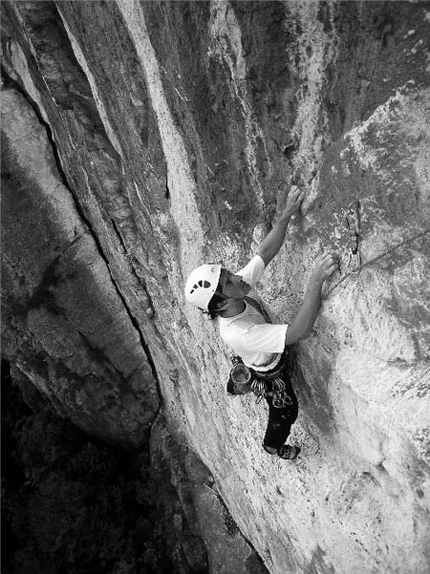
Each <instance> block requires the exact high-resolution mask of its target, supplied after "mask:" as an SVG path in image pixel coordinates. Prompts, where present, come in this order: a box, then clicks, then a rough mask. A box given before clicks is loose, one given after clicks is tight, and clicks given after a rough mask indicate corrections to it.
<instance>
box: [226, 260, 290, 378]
mask: <svg viewBox="0 0 430 574" xmlns="http://www.w3.org/2000/svg"><path fill="white" fill-rule="evenodd" d="M264 268H265V265H264V261H263V259H262V258H261V257H260V256H259V255H256V256H255V257H254V258H253V259H251V261H250V262H249V263H248V265H246V266H245V267H244V268H243V269H241V270H240V271H238V272H237V273H236V275H240V276H241V277H242V279H243V281H245V283H248V285H250V286H251V292H250V297H251V298H252V299H254V300H257V301H258V302H259V303H260V304H261V305H263V306H264V309H265V311H266V312H267V313H268V315H269V317H270V318H271V316H270V312H268V310H267V307H266V306H265V305H264V304H263V302H262V300H261V298H260V297H258V295H256V294H255V293H254V292H253V291H252V289H254V287H255V285H256V283H257V282H258V280H259V279H260V277H261V275H262V273H263V271H264ZM218 325H219V331H220V335H221V338H222V339H223V340H224V341H225V342H226V343H227V345H228V346H229V347H230V349H232V350H233V351H234V352H235V353H236V354H238V355H239V356H240V357H242V360H243V362H244V363H245V365H247V366H248V367H253V368H255V369H257V370H259V371H269V370H270V369H272V368H273V367H275V366H276V364H277V363H278V362H279V359H280V356H281V354H282V353H283V351H284V349H285V338H286V335H287V329H288V325H274V324H272V323H268V322H267V321H266V319H265V318H264V317H263V315H262V314H261V313H260V312H259V311H257V309H255V307H253V306H252V305H251V304H249V303H248V302H247V301H245V310H244V311H243V312H242V313H239V315H235V316H234V317H219V318H218Z"/></svg>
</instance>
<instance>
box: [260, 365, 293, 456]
mask: <svg viewBox="0 0 430 574" xmlns="http://www.w3.org/2000/svg"><path fill="white" fill-rule="evenodd" d="M279 378H281V379H282V381H283V382H284V383H285V391H284V392H285V393H286V395H287V396H288V397H289V398H290V399H291V401H288V402H291V403H292V404H289V405H286V406H282V407H278V406H275V405H277V404H278V401H276V400H275V401H274V399H273V397H272V396H270V395H269V396H266V401H267V404H268V405H269V421H268V424H267V429H266V434H265V436H264V441H263V445H264V446H265V447H269V448H275V449H276V450H278V448H280V447H281V446H282V445H283V444H284V443H285V441H286V440H287V438H288V436H289V434H290V431H291V426H292V424H293V423H294V421H295V420H296V419H297V415H298V414H299V407H298V402H297V397H296V395H295V393H294V391H293V387H292V385H291V380H290V376H289V374H288V371H287V368H284V371H283V373H282V376H281V377H279ZM267 384H268V387H269V388H270V385H271V381H270V380H268V381H267ZM274 403H275V404H274Z"/></svg>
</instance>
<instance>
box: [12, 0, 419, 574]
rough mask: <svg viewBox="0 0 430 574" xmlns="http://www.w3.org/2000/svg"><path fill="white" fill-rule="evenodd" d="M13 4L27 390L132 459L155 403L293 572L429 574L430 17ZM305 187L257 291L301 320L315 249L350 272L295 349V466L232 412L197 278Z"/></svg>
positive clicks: (237, 259)
mask: <svg viewBox="0 0 430 574" xmlns="http://www.w3.org/2000/svg"><path fill="white" fill-rule="evenodd" d="M1 8H2V69H3V76H2V88H3V90H2V115H3V117H2V126H1V129H2V162H3V163H2V205H3V207H2V220H3V222H2V231H3V235H4V237H3V250H4V251H3V279H2V281H3V291H4V310H3V349H2V353H3V355H4V356H5V357H6V358H7V359H8V360H9V361H10V362H11V364H12V365H13V372H14V376H15V378H17V379H19V380H20V382H21V385H22V386H23V388H26V389H27V393H29V394H31V385H36V386H37V387H38V388H39V389H40V390H41V391H42V392H43V393H44V394H45V395H46V396H47V397H48V398H49V399H50V400H51V401H52V403H53V404H55V405H56V407H57V409H58V410H59V412H61V413H62V414H63V415H65V416H68V417H70V418H71V419H72V420H73V421H74V422H75V423H76V424H78V425H79V426H81V427H82V428H84V429H85V430H87V431H88V432H91V433H92V434H95V435H97V436H99V437H101V438H104V439H105V440H109V441H111V442H116V443H119V444H122V445H124V446H125V447H126V448H130V449H132V448H135V447H138V446H140V445H141V444H143V442H144V441H145V440H146V437H147V435H148V430H149V428H150V426H151V424H152V423H153V421H154V420H155V417H156V415H157V412H158V411H159V408H160V404H161V405H162V410H163V415H164V416H165V417H166V419H167V421H168V427H169V429H170V432H171V433H173V434H174V435H175V437H176V438H177V439H178V440H180V441H181V442H183V443H184V444H186V445H188V447H189V448H191V449H192V450H193V451H195V453H196V454H197V455H198V456H199V457H200V458H201V459H202V461H203V462H204V464H205V465H206V466H207V468H208V469H209V471H210V472H211V473H212V476H213V479H214V481H215V484H216V487H217V490H218V492H219V493H221V495H222V498H223V500H224V502H225V504H226V506H227V508H228V509H229V511H230V512H231V514H232V516H233V518H234V519H235V521H236V522H237V524H238V525H239V527H240V529H241V531H242V533H243V534H244V536H245V538H246V539H247V540H248V541H249V542H250V543H251V544H252V545H253V547H254V548H255V549H256V550H257V552H258V553H259V555H260V556H261V558H262V559H263V561H264V564H265V566H266V567H267V568H268V570H269V571H270V572H272V573H273V574H285V573H286V572H291V573H293V572H294V573H295V572H305V573H308V574H313V573H315V574H316V573H338V574H345V573H349V572H363V573H366V574H373V573H379V572H383V573H385V572H387V573H390V574H391V573H399V574H404V573H406V572H408V573H414V574H424V573H427V572H428V571H429V569H430V534H429V532H430V424H429V420H430V417H429V412H430V410H429V409H430V399H429V387H430V356H429V355H430V308H429V300H430V286H429V285H430V284H429V280H428V278H429V275H430V233H429V227H430V225H429V220H430V167H429V166H430V152H429V150H430V88H429V79H430V34H429V32H430V8H429V5H428V3H426V2H423V3H420V2H413V3H410V2H333V3H324V2H318V1H315V2H301V1H300V0H298V1H294V2H293V1H289V0H286V1H274V2H271V1H269V2H229V1H218V0H213V1H211V2H176V1H172V2H166V1H160V2H140V3H139V2H137V1H133V0H116V1H113V0H112V1H111V2H93V1H91V2H82V1H76V2H73V1H67V2H62V1H59V2H2V6H1ZM293 181H294V182H297V183H299V184H300V185H302V186H304V187H305V189H306V191H307V195H306V200H305V202H304V206H303V213H302V217H300V218H297V219H296V220H295V221H294V222H292V223H291V225H290V228H289V231H288V237H287V240H286V244H285V247H283V248H282V250H281V252H280V253H279V255H278V257H277V258H276V259H275V260H274V262H273V263H272V264H271V265H270V267H269V268H268V270H267V271H266V274H265V278H264V281H263V282H262V283H261V285H260V286H259V289H260V293H261V294H262V295H263V296H264V297H265V298H266V299H267V301H268V302H269V303H271V305H272V307H273V309H274V311H275V312H276V313H277V315H278V316H279V319H280V320H282V321H285V322H288V321H289V320H291V318H292V317H294V314H295V313H296V312H297V310H298V308H299V306H300V303H301V300H302V297H303V293H304V289H305V288H306V284H307V279H308V277H309V274H310V272H311V269H312V265H313V263H312V262H313V260H314V258H315V256H316V255H317V253H318V252H320V251H321V250H334V251H336V252H337V253H339V256H340V262H341V263H340V272H339V273H338V274H337V275H336V276H335V277H334V278H333V279H332V280H331V282H330V283H329V284H328V285H327V288H326V291H325V298H324V303H323V306H322V309H321V313H320V317H319V319H318V321H317V323H316V326H315V330H314V333H313V335H312V336H311V337H310V338H309V339H308V340H307V341H305V342H303V343H301V344H300V346H299V348H298V349H297V369H296V372H295V375H294V384H295V388H296V390H297V394H298V396H299V400H300V406H301V415H300V417H299V421H298V423H297V424H296V425H295V428H294V432H293V434H294V438H295V439H297V440H299V441H300V442H301V443H302V445H303V456H302V457H301V458H300V460H299V462H297V463H296V464H288V463H284V462H280V461H277V460H274V459H271V458H268V457H267V456H265V454H264V452H263V451H262V449H261V440H262V435H263V432H264V425H265V421H266V416H267V413H266V412H265V407H264V406H263V405H262V404H260V405H256V404H254V401H253V400H252V398H250V397H249V396H248V397H244V398H234V399H231V398H229V397H228V396H227V395H226V393H225V382H226V379H227V374H228V369H229V362H228V352H227V349H225V348H224V347H223V346H222V344H221V342H220V341H219V338H218V336H217V331H216V327H215V325H214V324H212V323H211V322H210V321H208V320H207V319H206V318H205V317H203V316H202V315H200V314H199V313H198V312H197V311H195V310H194V309H192V308H190V307H189V306H186V305H185V302H184V296H183V284H184V281H185V278H186V276H187V274H188V273H189V272H190V271H191V269H192V268H193V267H194V266H196V265H197V264H199V263H201V262H203V261H205V260H206V261H216V260H218V261H222V263H223V264H224V265H225V266H226V267H228V268H230V269H232V270H234V269H235V268H239V266H241V265H242V264H243V263H244V262H246V260H247V259H248V258H249V257H250V256H251V254H252V253H253V250H254V249H255V247H256V246H257V244H258V242H259V240H261V238H262V237H263V236H264V233H265V232H267V231H268V229H269V228H270V227H269V226H270V223H271V222H272V221H273V219H274V218H276V214H277V213H279V212H280V210H281V208H282V206H283V205H284V203H285V199H286V195H287V192H288V188H289V184H290V183H291V182H293ZM354 214H355V217H353V215H354ZM354 220H355V223H354ZM360 264H361V265H360ZM156 435H157V433H155V436H156ZM188 447H187V448H188ZM154 448H155V447H154ZM199 500H200V502H199V501H197V502H196V504H197V506H198V505H199V504H200V508H203V512H207V509H208V508H209V506H210V500H209V499H207V498H206V499H205V497H204V496H203V495H202V497H201V499H199ZM213 556H214V558H213V560H212V571H213V572H223V571H225V572H227V570H225V569H224V570H223V569H222V568H223V567H222V565H221V562H220V560H219V558H217V555H216V552H215V553H214V554H213ZM232 567H233V568H236V567H237V566H232ZM235 571H238V570H235ZM243 571H244V572H245V571H248V570H245V566H244V570H243Z"/></svg>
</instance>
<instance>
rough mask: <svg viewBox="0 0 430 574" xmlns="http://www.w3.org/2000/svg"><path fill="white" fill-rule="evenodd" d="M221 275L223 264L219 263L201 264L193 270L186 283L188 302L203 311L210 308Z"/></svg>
mask: <svg viewBox="0 0 430 574" xmlns="http://www.w3.org/2000/svg"><path fill="white" fill-rule="evenodd" d="M220 275H221V265H219V264H218V263H214V264H210V265H200V267H197V268H196V269H194V271H192V272H191V274H190V276H189V277H188V279H187V282H186V284H185V298H186V300H187V301H188V303H191V304H192V305H194V306H195V307H199V309H201V310H202V311H207V310H208V305H209V301H210V300H211V299H212V297H213V295H214V293H215V291H216V288H217V287H218V281H219V278H220Z"/></svg>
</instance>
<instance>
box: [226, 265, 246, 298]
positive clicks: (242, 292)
mask: <svg viewBox="0 0 430 574" xmlns="http://www.w3.org/2000/svg"><path fill="white" fill-rule="evenodd" d="M219 284H220V287H221V289H222V293H223V294H224V295H225V296H226V297H231V298H234V299H243V298H244V297H245V296H246V295H248V293H249V292H250V291H251V287H250V285H248V283H245V281H243V280H242V277H241V276H240V275H233V273H230V271H227V270H226V269H222V270H221V276H220V278H219Z"/></svg>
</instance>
